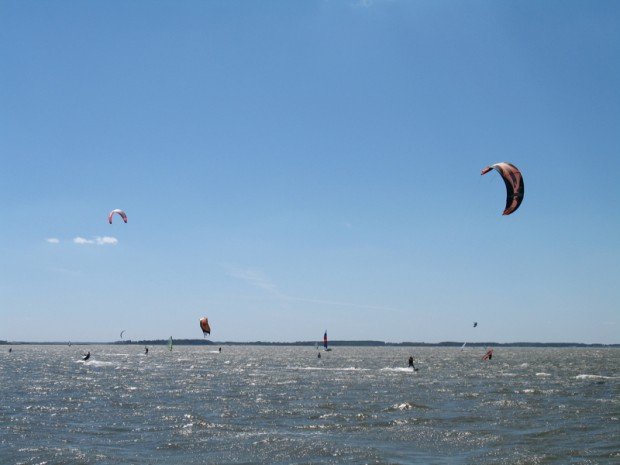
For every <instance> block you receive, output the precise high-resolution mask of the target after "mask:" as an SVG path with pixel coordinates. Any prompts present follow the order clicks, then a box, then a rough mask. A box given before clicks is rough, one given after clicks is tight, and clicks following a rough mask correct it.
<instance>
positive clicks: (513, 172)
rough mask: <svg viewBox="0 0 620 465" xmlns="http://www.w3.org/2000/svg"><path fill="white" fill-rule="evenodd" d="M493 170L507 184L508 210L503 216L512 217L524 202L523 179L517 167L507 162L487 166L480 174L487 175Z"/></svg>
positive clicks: (505, 210)
mask: <svg viewBox="0 0 620 465" xmlns="http://www.w3.org/2000/svg"><path fill="white" fill-rule="evenodd" d="M492 170H495V171H497V172H498V173H499V174H500V176H501V177H502V179H503V180H504V184H506V208H505V209H504V213H503V214H504V215H510V214H511V213H513V212H514V211H515V210H516V209H517V208H519V205H521V202H522V201H523V196H524V195H525V186H524V184H523V177H522V176H521V172H520V171H519V169H518V168H517V167H516V166H515V165H512V164H510V163H506V162H502V163H496V164H494V165H491V166H487V167H486V168H484V169H483V170H482V171H481V172H480V174H481V175H482V174H487V173H488V172H489V171H492Z"/></svg>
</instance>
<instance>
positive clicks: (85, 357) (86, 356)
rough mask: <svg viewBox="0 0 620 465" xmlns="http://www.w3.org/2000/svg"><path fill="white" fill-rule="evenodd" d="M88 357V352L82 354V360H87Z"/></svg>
mask: <svg viewBox="0 0 620 465" xmlns="http://www.w3.org/2000/svg"><path fill="white" fill-rule="evenodd" d="M89 358H90V352H87V353H85V354H84V358H83V359H82V360H88V359H89Z"/></svg>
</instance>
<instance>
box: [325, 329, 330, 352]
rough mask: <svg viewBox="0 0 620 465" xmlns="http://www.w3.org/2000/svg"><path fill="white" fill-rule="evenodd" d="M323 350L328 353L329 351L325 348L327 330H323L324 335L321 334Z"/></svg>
mask: <svg viewBox="0 0 620 465" xmlns="http://www.w3.org/2000/svg"><path fill="white" fill-rule="evenodd" d="M323 350H325V351H326V352H329V351H330V350H331V349H330V348H328V347H327V330H325V334H323Z"/></svg>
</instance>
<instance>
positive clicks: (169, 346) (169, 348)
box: [168, 336, 172, 352]
mask: <svg viewBox="0 0 620 465" xmlns="http://www.w3.org/2000/svg"><path fill="white" fill-rule="evenodd" d="M168 350H169V351H170V352H172V336H170V339H168Z"/></svg>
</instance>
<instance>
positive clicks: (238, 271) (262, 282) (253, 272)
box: [226, 265, 286, 298]
mask: <svg viewBox="0 0 620 465" xmlns="http://www.w3.org/2000/svg"><path fill="white" fill-rule="evenodd" d="M226 268H227V273H228V275H229V276H231V277H233V278H237V279H240V280H242V281H245V282H246V283H248V284H249V285H250V286H253V287H256V288H258V289H262V290H264V291H267V292H269V293H270V294H272V295H274V296H276V297H281V298H284V297H286V296H285V295H284V294H282V293H281V292H280V291H279V290H278V288H277V286H276V285H275V284H274V283H273V282H272V281H271V280H270V279H269V278H268V277H267V276H266V275H265V274H264V273H263V272H262V271H260V270H257V269H252V268H240V267H236V266H231V265H229V266H227V267H226Z"/></svg>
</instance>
